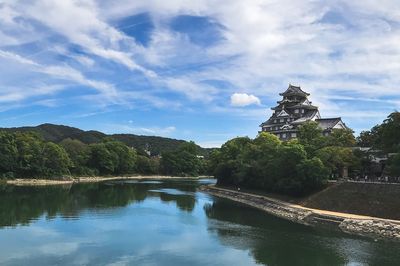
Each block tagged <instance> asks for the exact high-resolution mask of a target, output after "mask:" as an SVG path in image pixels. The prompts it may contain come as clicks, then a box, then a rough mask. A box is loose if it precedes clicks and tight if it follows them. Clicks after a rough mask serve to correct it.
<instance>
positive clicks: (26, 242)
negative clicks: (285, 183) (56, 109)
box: [0, 180, 400, 266]
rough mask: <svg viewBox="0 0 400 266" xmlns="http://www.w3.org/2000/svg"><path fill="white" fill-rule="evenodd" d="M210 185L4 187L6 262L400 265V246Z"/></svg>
mask: <svg viewBox="0 0 400 266" xmlns="http://www.w3.org/2000/svg"><path fill="white" fill-rule="evenodd" d="M210 182H213V180H202V181H190V180H181V181H163V182H160V181H125V182H122V181H121V182H118V181H116V182H105V183H99V184H79V185H73V186H63V187H59V186H57V187H45V188H29V187H11V186H3V187H0V265H174V266H175V265H190V266H194V265H229V266H231V265H256V264H264V265H290V266H293V265H307V266H310V265H379V266H384V265H400V245H399V244H394V243H387V242H382V241H378V242H374V241H370V240H366V239H362V238H356V237H351V236H348V235H344V234H340V233H336V232H330V231H326V230H318V229H313V228H308V227H305V226H302V225H297V224H293V223H290V222H287V221H284V220H281V219H277V218H275V217H272V216H270V215H268V214H265V213H263V212H261V211H259V210H256V209H253V208H250V207H247V206H245V205H241V204H238V203H235V202H232V201H228V200H224V199H219V198H216V197H212V196H209V195H206V194H204V193H200V192H197V191H196V188H197V187H198V186H199V185H200V184H202V183H210Z"/></svg>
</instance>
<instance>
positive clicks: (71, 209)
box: [0, 182, 196, 227]
mask: <svg viewBox="0 0 400 266" xmlns="http://www.w3.org/2000/svg"><path fill="white" fill-rule="evenodd" d="M178 184H179V183H178V182H177V183H176V186H174V187H179V185H178ZM170 185H171V184H169V185H168V186H170ZM164 186H166V185H165V184H163V183H162V184H145V183H144V184H124V183H118V182H115V183H95V184H77V185H73V186H45V187H15V186H0V227H2V226H14V225H18V224H22V225H28V224H29V223H30V221H32V220H34V219H37V218H38V217H40V216H42V215H43V214H46V217H47V218H48V219H52V218H54V217H56V216H57V215H60V216H62V217H77V216H79V214H80V213H81V212H82V211H83V210H86V209H99V210H101V209H106V208H117V207H123V206H127V205H128V204H130V203H133V202H141V201H144V200H145V199H146V197H147V196H149V193H151V192H149V191H148V190H149V189H152V188H153V189H154V188H160V187H164ZM191 187H192V188H189V186H187V185H181V189H182V190H184V191H193V190H195V189H196V188H195V186H193V185H192V186H191ZM152 196H157V197H160V198H161V200H168V201H176V204H177V206H178V208H179V209H181V210H185V211H192V210H193V208H194V205H195V198H194V196H191V195H168V194H165V193H157V194H154V193H152Z"/></svg>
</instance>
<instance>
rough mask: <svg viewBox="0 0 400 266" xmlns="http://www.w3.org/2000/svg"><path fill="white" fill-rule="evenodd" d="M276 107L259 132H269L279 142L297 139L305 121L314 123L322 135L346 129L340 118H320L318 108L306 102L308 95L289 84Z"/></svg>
mask: <svg viewBox="0 0 400 266" xmlns="http://www.w3.org/2000/svg"><path fill="white" fill-rule="evenodd" d="M279 95H281V96H282V97H283V99H282V100H281V101H278V102H277V103H278V105H277V106H275V107H273V108H271V109H272V110H273V111H274V113H273V114H272V116H271V117H270V118H269V119H268V120H267V121H265V122H264V123H262V124H261V125H260V127H261V129H262V130H261V131H265V132H270V133H272V134H275V135H276V136H278V137H279V138H280V139H281V140H289V139H292V138H296V137H297V133H298V127H299V125H301V124H303V123H305V122H307V121H315V122H317V123H318V125H319V127H320V128H321V129H322V132H323V135H325V136H327V135H329V134H330V133H331V132H332V130H333V129H347V127H346V125H345V124H344V123H343V121H342V119H341V118H340V117H335V118H321V115H320V114H319V111H318V107H317V106H314V105H312V102H310V101H309V100H308V96H310V94H309V93H307V92H305V91H303V90H302V89H301V88H300V87H297V86H293V85H291V84H289V87H288V88H287V90H286V91H285V92H282V93H280V94H279Z"/></svg>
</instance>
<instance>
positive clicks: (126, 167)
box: [104, 139, 136, 175]
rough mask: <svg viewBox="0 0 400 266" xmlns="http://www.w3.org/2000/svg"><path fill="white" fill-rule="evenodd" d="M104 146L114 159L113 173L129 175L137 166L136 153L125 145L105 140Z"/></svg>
mask: <svg viewBox="0 0 400 266" xmlns="http://www.w3.org/2000/svg"><path fill="white" fill-rule="evenodd" d="M104 144H105V146H106V148H107V150H108V151H109V152H110V153H111V156H112V158H113V165H114V171H113V173H115V174H117V175H119V174H129V173H132V172H133V171H134V169H135V166H136V151H135V150H134V149H132V148H129V147H128V146H126V145H125V144H123V143H122V142H119V141H114V140H112V139H111V140H105V141H104Z"/></svg>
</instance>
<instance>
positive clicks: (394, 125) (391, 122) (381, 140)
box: [357, 112, 400, 153]
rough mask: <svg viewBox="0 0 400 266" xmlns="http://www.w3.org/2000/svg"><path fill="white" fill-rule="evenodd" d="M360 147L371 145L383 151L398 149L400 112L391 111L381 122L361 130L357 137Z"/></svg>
mask: <svg viewBox="0 0 400 266" xmlns="http://www.w3.org/2000/svg"><path fill="white" fill-rule="evenodd" d="M357 142H358V145H359V146H361V147H373V148H376V149H381V150H383V151H385V152H389V153H395V152H399V151H400V112H393V113H391V114H390V115H389V116H388V117H387V119H386V120H384V121H383V123H382V124H380V125H376V126H374V127H373V128H372V129H371V130H369V131H363V132H361V134H360V136H359V137H358V138H357Z"/></svg>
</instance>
